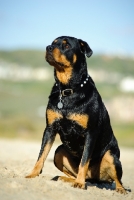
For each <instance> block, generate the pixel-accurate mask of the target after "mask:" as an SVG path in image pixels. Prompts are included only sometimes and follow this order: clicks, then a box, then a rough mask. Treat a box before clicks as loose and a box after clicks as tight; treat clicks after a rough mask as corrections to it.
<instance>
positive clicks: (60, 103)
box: [57, 101, 63, 109]
mask: <svg viewBox="0 0 134 200" xmlns="http://www.w3.org/2000/svg"><path fill="white" fill-rule="evenodd" d="M57 107H58V108H59V109H62V108H63V103H62V102H61V101H60V102H59V103H58V104H57Z"/></svg>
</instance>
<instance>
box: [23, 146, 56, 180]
mask: <svg viewBox="0 0 134 200" xmlns="http://www.w3.org/2000/svg"><path fill="white" fill-rule="evenodd" d="M52 144H53V142H52V143H48V144H46V146H45V147H44V151H43V153H42V155H41V157H40V158H39V160H38V161H37V162H36V164H35V166H34V169H33V170H32V172H31V173H30V174H29V175H27V176H26V178H34V177H36V176H39V174H40V171H41V170H42V168H43V166H44V162H45V160H46V157H47V155H48V153H49V151H50V149H51V146H52Z"/></svg>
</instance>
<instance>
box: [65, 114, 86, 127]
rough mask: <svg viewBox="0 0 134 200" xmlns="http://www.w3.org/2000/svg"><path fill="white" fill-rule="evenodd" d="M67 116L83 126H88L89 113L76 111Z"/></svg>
mask: <svg viewBox="0 0 134 200" xmlns="http://www.w3.org/2000/svg"><path fill="white" fill-rule="evenodd" d="M67 118H68V119H70V120H73V121H75V122H77V123H78V124H79V125H80V126H82V127H83V128H87V124H88V119H89V117H88V115H86V114H75V113H74V114H69V116H68V117H67Z"/></svg>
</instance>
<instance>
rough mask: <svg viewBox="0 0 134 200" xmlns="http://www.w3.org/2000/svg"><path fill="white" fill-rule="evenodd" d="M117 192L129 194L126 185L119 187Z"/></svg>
mask: <svg viewBox="0 0 134 200" xmlns="http://www.w3.org/2000/svg"><path fill="white" fill-rule="evenodd" d="M116 192H119V193H120V194H127V191H126V190H125V188H124V187H117V188H116Z"/></svg>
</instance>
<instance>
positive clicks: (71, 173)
mask: <svg viewBox="0 0 134 200" xmlns="http://www.w3.org/2000/svg"><path fill="white" fill-rule="evenodd" d="M54 164H55V166H56V167H57V168H58V169H59V170H60V171H61V172H63V173H64V174H66V175H67V176H68V177H64V176H61V177H59V180H62V181H64V182H71V183H72V182H74V180H75V178H76V177H77V173H78V167H79V163H77V162H75V161H74V160H73V158H72V157H71V155H70V154H69V153H68V152H67V151H66V150H65V148H64V146H63V145H60V146H59V147H58V148H57V149H56V151H55V156H54Z"/></svg>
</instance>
